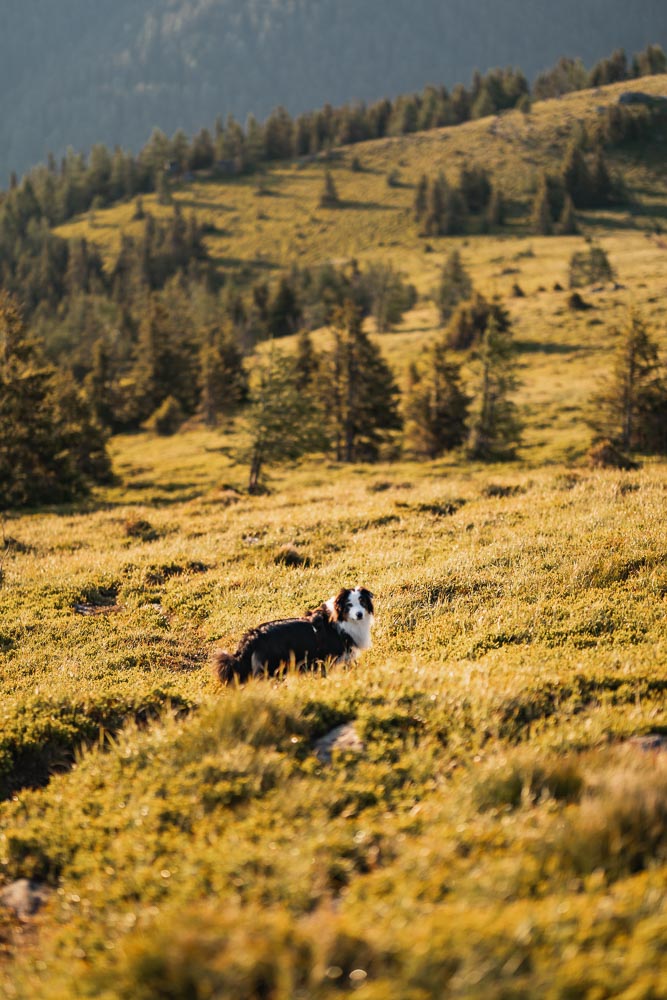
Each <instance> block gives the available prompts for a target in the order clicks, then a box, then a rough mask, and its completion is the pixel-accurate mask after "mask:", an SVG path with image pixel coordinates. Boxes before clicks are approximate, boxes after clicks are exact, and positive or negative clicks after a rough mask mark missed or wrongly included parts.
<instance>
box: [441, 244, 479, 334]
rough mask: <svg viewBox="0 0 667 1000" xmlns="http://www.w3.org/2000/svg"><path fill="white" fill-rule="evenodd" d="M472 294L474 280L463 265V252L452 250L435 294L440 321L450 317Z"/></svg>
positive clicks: (445, 320)
mask: <svg viewBox="0 0 667 1000" xmlns="http://www.w3.org/2000/svg"><path fill="white" fill-rule="evenodd" d="M471 295H472V280H471V278H470V275H469V274H468V272H467V271H466V269H465V267H464V266H463V261H462V260H461V254H460V253H459V251H458V250H452V251H451V253H450V254H449V256H448V257H447V260H446V261H445V263H444V265H443V268H442V271H441V272H440V282H439V284H438V288H437V291H436V294H435V303H436V305H437V307H438V312H439V314H440V322H441V323H442V324H445V323H447V322H448V320H449V319H450V317H451V315H452V313H453V312H454V310H455V308H456V306H457V305H458V303H459V302H461V301H465V300H466V299H469V298H470V297H471Z"/></svg>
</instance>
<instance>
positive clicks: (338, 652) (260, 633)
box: [213, 588, 373, 684]
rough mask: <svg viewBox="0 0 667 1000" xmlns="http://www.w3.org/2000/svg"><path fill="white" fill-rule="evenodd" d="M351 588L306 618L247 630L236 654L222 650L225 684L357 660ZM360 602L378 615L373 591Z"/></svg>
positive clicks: (218, 654) (218, 664)
mask: <svg viewBox="0 0 667 1000" xmlns="http://www.w3.org/2000/svg"><path fill="white" fill-rule="evenodd" d="M350 593H351V591H350V590H348V589H343V590H341V591H340V593H339V594H338V595H337V596H336V598H335V600H334V601H333V602H328V603H325V604H321V605H320V606H319V607H318V608H316V609H315V610H314V611H309V612H307V613H306V615H304V617H303V618H282V619H279V620H277V621H270V622H264V623H263V624H262V625H257V626H256V627H255V628H252V629H250V630H249V631H248V632H246V633H245V635H244V636H243V638H242V639H241V641H240V643H239V645H238V648H237V650H236V652H235V653H234V654H233V655H232V654H231V653H228V652H226V651H225V650H222V649H218V650H216V651H215V653H214V654H213V669H214V672H215V674H216V675H217V677H218V680H219V681H220V683H221V684H230V683H233V682H236V683H238V684H244V683H245V682H246V681H247V680H248V679H249V678H250V677H253V676H256V675H258V674H259V675H265V676H269V677H273V676H275V675H276V674H279V673H281V672H283V671H285V670H287V669H290V668H291V669H297V670H313V669H317V668H318V667H322V666H323V665H326V664H327V663H332V662H333V663H340V662H345V661H348V660H351V659H354V657H355V656H356V653H357V645H356V643H355V641H354V638H353V637H352V636H351V635H350V634H349V633H348V632H347V631H345V628H344V623H345V614H346V602H347V598H348V597H349V595H350ZM359 595H360V600H361V601H362V602H363V606H364V607H365V608H366V610H367V611H368V613H369V614H370V615H372V614H373V595H372V594H371V593H370V591H368V590H366V589H365V588H360V589H359Z"/></svg>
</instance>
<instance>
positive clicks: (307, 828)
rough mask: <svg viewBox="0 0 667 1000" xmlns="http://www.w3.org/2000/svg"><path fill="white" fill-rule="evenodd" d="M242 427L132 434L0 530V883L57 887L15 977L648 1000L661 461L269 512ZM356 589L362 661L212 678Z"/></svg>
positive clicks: (375, 993)
mask: <svg viewBox="0 0 667 1000" xmlns="http://www.w3.org/2000/svg"><path fill="white" fill-rule="evenodd" d="M223 441H224V438H222V437H220V436H219V435H214V434H211V433H203V432H196V433H195V432H192V433H190V434H189V435H185V436H182V437H177V438H174V439H171V440H170V441H168V442H166V443H165V442H161V443H160V447H159V448H156V442H155V441H154V440H152V439H150V438H148V437H146V436H138V437H133V438H131V439H125V440H118V441H116V444H115V457H116V464H117V468H118V470H119V472H120V474H121V475H122V477H123V486H122V487H117V488H115V489H110V490H108V491H107V492H104V493H100V494H99V495H98V496H97V497H96V500H95V503H94V504H93V505H92V507H91V509H89V510H87V511H85V510H84V511H62V510H55V511H52V512H49V511H44V512H43V513H40V514H33V515H28V516H23V517H16V518H12V519H11V520H10V521H9V522H8V524H7V526H6V527H7V534H8V535H11V538H12V542H11V544H10V547H9V549H8V553H7V555H6V556H5V559H4V561H3V586H2V588H1V589H0V636H1V641H2V649H3V659H4V670H3V708H2V716H3V719H2V736H1V738H0V739H1V743H0V761H1V762H2V772H1V777H2V784H3V788H4V791H5V795H7V796H8V798H7V800H6V801H5V802H4V803H3V804H2V806H0V816H1V824H0V826H1V829H2V833H1V834H0V871H1V872H2V880H3V882H11V881H12V880H14V879H16V878H19V877H32V878H34V879H35V880H36V881H37V882H39V883H40V884H43V885H46V886H47V887H48V889H49V895H48V902H47V904H46V906H45V907H44V908H43V909H42V910H41V911H40V913H39V915H38V917H37V918H35V919H33V920H31V921H29V923H28V924H26V925H24V926H23V929H22V928H21V927H20V926H19V924H18V922H17V921H15V920H14V919H12V918H11V916H10V914H9V913H8V912H7V911H5V912H4V914H3V922H2V924H1V925H0V927H1V928H2V930H1V932H0V933H1V935H2V942H3V948H4V951H5V958H4V962H3V965H2V971H1V972H0V982H2V983H3V986H4V990H5V993H6V995H7V996H12V997H17V996H18V997H22V998H28V997H32V996H35V995H40V996H45V997H74V996H104V997H109V998H111V997H130V996H132V997H137V996H142V997H157V996H174V997H184V996H190V995H198V996H227V995H230V996H231V995H233V996H235V997H256V996H260V995H261V996H271V997H284V998H287V997H292V996H294V995H296V994H297V992H298V991H299V990H300V991H301V995H304V996H314V997H315V996H316V997H333V996H334V995H339V993H340V991H341V989H342V991H343V992H346V991H347V990H349V989H353V988H354V989H355V992H357V993H358V995H359V996H361V997H369V998H371V997H373V998H374V997H380V996H382V997H385V996H395V997H397V998H399V997H401V998H405V997H415V998H417V997H420V998H421V997H425V996H437V995H441V990H442V988H443V984H444V983H448V984H449V989H450V990H451V994H452V995H453V996H479V997H482V996H483V997H488V996H501V995H502V996H507V995H511V996H519V995H526V994H530V995H554V996H565V995H572V991H574V994H575V995H583V994H584V992H585V989H595V990H596V995H597V996H601V997H603V996H604V997H606V996H618V995H621V993H622V991H623V990H624V989H627V990H631V989H635V988H636V989H639V988H640V987H641V990H640V992H639V993H638V994H637V995H641V996H651V995H660V994H661V992H662V991H663V987H664V983H663V982H662V980H661V976H662V972H661V963H660V960H659V950H660V948H661V947H662V945H661V944H660V942H661V941H663V940H664V932H665V930H666V926H665V920H666V919H667V917H666V915H665V911H664V894H663V892H662V885H663V881H664V875H665V869H664V864H665V858H666V856H667V845H666V843H665V833H664V831H665V824H664V818H665V802H666V801H667V773H666V772H665V766H664V759H663V758H662V757H661V756H660V755H659V754H657V753H655V752H652V751H645V750H643V749H640V748H638V747H636V746H635V745H633V744H632V743H629V742H628V740H629V738H630V737H634V736H637V735H639V734H647V733H656V732H658V733H660V732H667V706H666V704H665V694H664V693H665V688H666V686H667V672H666V663H667V634H666V632H665V624H664V623H665V594H666V593H667V577H666V576H665V553H666V552H667V533H666V528H665V518H664V496H665V493H664V482H665V466H664V463H655V464H652V463H650V464H648V465H646V466H645V468H644V469H643V470H641V471H639V472H637V473H632V474H623V473H592V472H587V471H584V470H580V471H573V470H567V469H563V468H559V467H552V468H549V469H548V470H542V471H540V470H526V469H524V468H521V467H519V466H511V467H508V466H503V467H491V468H486V469H481V468H477V467H466V468H457V467H454V466H453V465H451V464H448V463H447V462H438V463H433V464H420V465H414V464H392V465H386V466H385V465H382V466H356V467H354V468H353V469H351V470H350V469H341V468H340V467H335V466H330V465H328V464H322V463H317V462H313V463H311V464H309V465H308V466H306V467H302V468H299V469H291V470H290V469H287V470H284V471H283V472H282V473H280V474H277V475H276V477H275V479H274V482H273V493H272V494H271V495H270V496H266V497H255V498H251V497H248V496H247V495H245V494H244V493H242V492H236V489H237V488H238V487H240V486H241V484H242V482H243V479H244V475H243V473H244V470H241V469H239V468H238V467H236V466H233V465H232V466H230V464H229V460H228V459H226V458H225V457H224V455H223V454H222V453H221V451H220V445H221V443H222V442H223ZM146 522H148V523H146ZM285 544H291V545H294V546H296V548H297V549H298V551H299V552H300V553H301V555H302V556H303V557H304V558H305V559H307V561H308V562H307V563H306V564H304V565H303V566H301V567H289V566H285V565H284V564H283V563H281V562H280V551H281V548H282V547H283V546H284V545H285ZM352 581H364V582H365V583H367V584H368V585H370V586H371V587H372V588H373V590H374V592H375V594H376V598H377V612H378V614H377V627H376V633H375V645H374V648H373V650H372V651H371V652H369V653H367V654H365V655H364V657H363V659H362V660H361V661H360V662H359V663H358V665H356V666H355V667H353V668H351V669H349V670H343V669H336V670H332V671H331V673H330V676H328V677H326V678H320V677H291V678H288V680H287V681H285V682H277V683H268V682H266V683H262V682H256V683H254V684H251V685H250V686H249V687H247V688H245V689H242V690H238V691H234V690H225V691H222V690H220V689H218V688H216V687H215V685H214V683H213V681H212V680H211V678H210V675H209V672H208V669H207V666H206V662H205V661H206V658H207V655H208V652H209V651H210V649H211V648H212V647H213V646H214V645H215V644H217V643H220V644H223V645H225V646H233V644H234V642H235V641H236V639H237V638H238V636H239V634H240V633H241V632H242V631H243V629H244V628H245V626H246V625H247V624H248V623H249V622H254V621H258V620H264V619H267V618H270V617H272V616H274V615H275V614H276V612H277V611H280V612H283V613H285V614H290V613H299V612H300V611H301V609H303V608H305V607H307V606H309V605H313V604H314V603H315V602H318V601H319V600H320V599H322V598H323V597H324V596H327V595H329V594H330V593H332V592H333V591H335V590H336V588H337V587H338V586H339V585H340V584H341V583H343V582H352ZM82 611H85V612H88V613H81V612H82ZM156 715H158V716H160V721H155V716H156ZM123 723H125V728H124V729H122V730H121V731H119V727H121V726H122V724H123ZM341 723H352V724H353V725H354V727H355V730H356V736H357V740H356V743H355V746H356V747H357V749H356V750H355V751H348V752H345V751H342V752H340V753H338V754H336V753H334V758H333V761H332V763H326V762H323V761H321V760H320V759H319V758H318V757H317V756H316V755H315V753H314V748H315V742H316V740H317V739H318V738H319V737H322V736H323V735H324V734H326V733H327V732H329V731H330V730H331V729H332V728H333V727H334V726H336V725H339V724H341ZM82 743H86V744H88V745H89V747H90V749H88V750H87V751H85V752H83V751H82V750H81V749H80V745H81V744H82ZM359 743H361V744H363V746H362V747H361V748H359V746H358V744H359ZM72 756H73V757H74V761H75V766H74V767H71V764H72ZM61 772H65V773H61ZM47 780H48V784H47V785H46V787H43V788H39V789H37V790H35V791H29V790H27V789H25V788H23V787H22V785H23V784H24V783H37V784H43V783H44V782H45V781H47ZM0 913H3V911H2V909H0ZM193 984H196V987H195V986H194V985H193ZM584 988H585V989H584ZM195 989H196V990H198V991H199V992H195ZM549 990H551V991H552V992H551V993H549ZM642 991H643V992H642Z"/></svg>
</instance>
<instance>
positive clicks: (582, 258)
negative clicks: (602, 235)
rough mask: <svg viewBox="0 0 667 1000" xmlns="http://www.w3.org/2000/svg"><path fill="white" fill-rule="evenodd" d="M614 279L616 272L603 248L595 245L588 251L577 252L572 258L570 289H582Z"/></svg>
mask: <svg viewBox="0 0 667 1000" xmlns="http://www.w3.org/2000/svg"><path fill="white" fill-rule="evenodd" d="M613 279H614V270H613V268H612V266H611V264H610V262H609V257H608V256H607V254H606V253H605V251H604V249H603V248H602V247H601V246H598V245H596V244H593V245H592V246H591V247H590V248H589V249H588V250H577V251H575V252H574V253H573V254H572V256H571V257H570V267H569V282H570V288H581V287H582V285H592V284H594V283H595V282H599V281H613Z"/></svg>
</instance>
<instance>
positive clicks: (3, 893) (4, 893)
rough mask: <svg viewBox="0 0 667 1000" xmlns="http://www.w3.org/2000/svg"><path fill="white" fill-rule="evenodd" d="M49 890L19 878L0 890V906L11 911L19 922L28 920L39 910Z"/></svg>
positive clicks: (36, 883)
mask: <svg viewBox="0 0 667 1000" xmlns="http://www.w3.org/2000/svg"><path fill="white" fill-rule="evenodd" d="M49 893H50V890H49V889H48V888H47V887H46V886H45V885H42V884H41V883H40V882H35V881H33V880H32V879H29V878H19V879H16V881H15V882H10V883H9V885H6V886H4V888H3V889H0V905H1V906H4V907H6V908H7V909H8V910H11V911H12V913H14V915H15V916H17V917H18V918H19V920H28V919H29V918H30V917H34V915H35V914H36V913H37V912H38V910H40V909H41V907H42V906H43V905H44V903H45V902H46V900H47V899H48V897H49Z"/></svg>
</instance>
